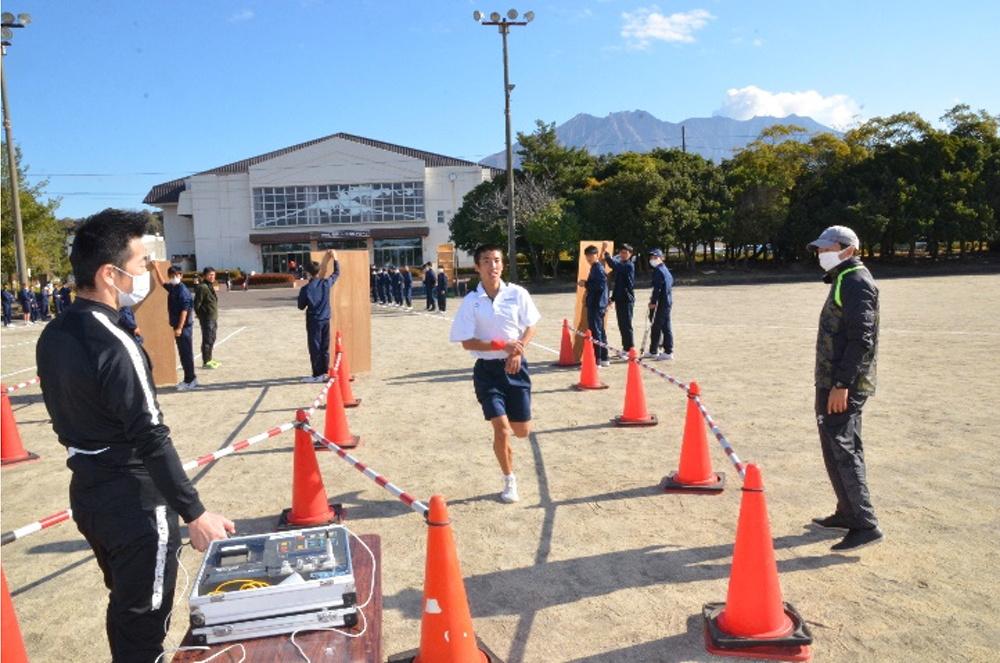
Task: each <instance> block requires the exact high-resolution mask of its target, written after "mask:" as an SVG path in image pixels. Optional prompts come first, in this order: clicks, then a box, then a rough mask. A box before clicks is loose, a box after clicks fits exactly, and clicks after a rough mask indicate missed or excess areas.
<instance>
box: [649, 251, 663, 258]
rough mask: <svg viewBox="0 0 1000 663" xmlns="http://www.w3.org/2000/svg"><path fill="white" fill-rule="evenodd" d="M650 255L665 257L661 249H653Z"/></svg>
mask: <svg viewBox="0 0 1000 663" xmlns="http://www.w3.org/2000/svg"><path fill="white" fill-rule="evenodd" d="M649 255H651V256H656V257H657V258H660V259H661V260H662V259H663V251H661V250H660V249H653V250H652V251H650V252H649Z"/></svg>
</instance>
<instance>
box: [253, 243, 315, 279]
mask: <svg viewBox="0 0 1000 663" xmlns="http://www.w3.org/2000/svg"><path fill="white" fill-rule="evenodd" d="M260 252H261V256H262V257H263V258H264V271H265V272H270V273H288V272H291V271H292V262H294V263H295V266H296V267H305V265H306V264H307V262H308V261H309V260H312V258H311V257H310V253H309V244H261V245H260Z"/></svg>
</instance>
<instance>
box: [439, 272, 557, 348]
mask: <svg viewBox="0 0 1000 663" xmlns="http://www.w3.org/2000/svg"><path fill="white" fill-rule="evenodd" d="M541 319H542V315H541V314H540V313H539V312H538V309H537V308H535V303H534V302H533V301H531V295H529V294H528V291H527V290H525V289H524V288H522V287H521V286H519V285H515V284H512V283H504V282H503V281H500V289H499V290H498V291H497V296H496V297H495V298H494V299H493V301H490V296H489V295H487V294H486V290H484V289H483V284H482V283H480V284H479V287H477V288H476V290H475V291H474V292H470V293H469V294H467V295H466V296H465V297H464V298H463V299H462V304H461V305H460V306H459V307H458V313H457V314H456V315H455V322H453V323H452V325H451V341H452V342H454V343H460V342H462V341H468V340H471V339H473V338H478V339H480V340H482V341H494V340H503V341H516V340H518V339H520V338H521V335H522V334H524V330H525V329H527V328H528V327H534V326H535V325H537V324H538V321H539V320H541ZM469 352H470V353H471V354H472V356H473V357H476V358H478V359H506V358H507V353H506V352H504V351H503V350H490V351H488V352H482V351H480V350H469Z"/></svg>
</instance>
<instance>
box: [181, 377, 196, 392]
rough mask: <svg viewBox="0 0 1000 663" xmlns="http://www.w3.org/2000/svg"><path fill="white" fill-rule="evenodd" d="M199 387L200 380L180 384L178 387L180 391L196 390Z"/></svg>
mask: <svg viewBox="0 0 1000 663" xmlns="http://www.w3.org/2000/svg"><path fill="white" fill-rule="evenodd" d="M197 386H198V378H194V379H193V380H191V381H190V382H180V383H178V385H177V390H178V391H184V390H185V389H194V388H195V387H197Z"/></svg>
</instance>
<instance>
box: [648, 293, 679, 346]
mask: <svg viewBox="0 0 1000 663" xmlns="http://www.w3.org/2000/svg"><path fill="white" fill-rule="evenodd" d="M661 334H662V335H663V351H664V352H665V353H667V354H668V355H670V354H673V353H674V332H673V331H672V330H671V329H670V305H669V304H663V303H662V302H661V303H660V305H659V306H658V307H656V314H655V315H654V316H653V328H652V329H651V330H650V332H649V351H650V352H652V353H653V354H656V352H657V350H658V349H659V347H660V335H661Z"/></svg>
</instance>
